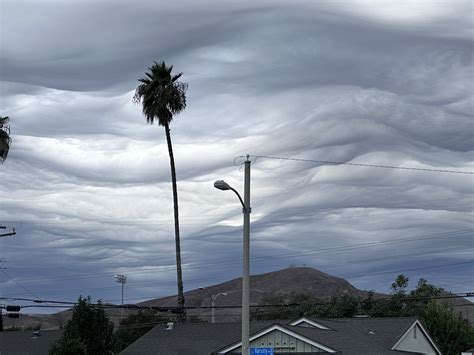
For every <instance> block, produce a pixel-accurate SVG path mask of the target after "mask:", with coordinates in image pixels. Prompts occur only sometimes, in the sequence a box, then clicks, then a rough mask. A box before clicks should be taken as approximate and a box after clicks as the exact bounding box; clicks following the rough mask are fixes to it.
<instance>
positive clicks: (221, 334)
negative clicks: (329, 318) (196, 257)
mask: <svg viewBox="0 0 474 355" xmlns="http://www.w3.org/2000/svg"><path fill="white" fill-rule="evenodd" d="M272 324H273V322H271V321H269V322H252V323H251V325H250V331H251V333H254V332H258V331H260V330H262V329H265V328H267V327H268V326H270V325H272ZM241 330H242V325H241V323H214V324H212V323H187V324H179V323H178V324H175V325H174V328H173V330H166V324H160V325H158V326H156V327H154V328H153V329H151V330H150V331H149V332H148V333H146V334H145V335H144V336H142V337H141V338H140V339H138V340H137V341H136V342H134V343H133V344H132V345H130V346H129V347H128V348H126V349H125V350H124V351H122V352H121V354H125V355H126V354H157V355H159V354H163V355H200V354H203V355H204V354H205V355H209V354H211V353H212V352H214V351H215V350H217V349H220V348H222V347H223V346H225V345H227V344H233V343H235V342H236V341H239V340H240V334H241Z"/></svg>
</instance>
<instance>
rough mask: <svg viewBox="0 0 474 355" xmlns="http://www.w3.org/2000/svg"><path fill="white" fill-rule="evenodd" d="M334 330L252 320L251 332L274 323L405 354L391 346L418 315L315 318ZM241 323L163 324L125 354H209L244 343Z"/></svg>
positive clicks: (351, 353) (334, 342) (348, 349)
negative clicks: (172, 325) (392, 349)
mask: <svg viewBox="0 0 474 355" xmlns="http://www.w3.org/2000/svg"><path fill="white" fill-rule="evenodd" d="M313 320H314V321H315V322H317V323H319V324H322V325H324V326H326V327H328V328H331V330H324V329H318V328H305V327H300V326H291V325H289V324H288V323H283V322H278V323H276V322H275V321H267V322H252V323H251V327H250V331H251V334H255V333H257V332H260V331H262V330H264V329H266V328H268V327H270V326H272V325H274V324H279V325H280V326H281V327H283V328H285V329H288V330H291V331H293V332H295V333H297V334H299V335H301V336H303V337H305V338H308V339H310V340H313V341H315V342H318V343H320V344H322V345H325V346H327V347H329V348H332V349H334V350H337V351H338V353H341V354H348V355H356V354H359V355H360V354H366V355H376V354H377V355H384V354H387V355H390V354H391V355H395V354H398V355H402V354H413V353H410V352H401V351H391V350H390V349H391V347H392V346H393V345H394V344H395V343H396V341H397V340H398V339H400V337H401V336H402V335H403V334H404V333H405V331H406V330H407V329H408V328H409V327H410V326H411V325H412V324H413V323H414V322H415V320H416V318H344V319H326V320H321V319H313ZM240 332H241V323H216V324H211V323H195V324H175V326H174V329H173V330H166V326H165V325H159V326H157V327H155V328H153V329H152V330H150V331H149V332H148V333H146V334H145V335H144V336H143V337H141V338H140V339H138V340H137V341H136V342H135V343H133V344H132V345H130V346H129V347H128V348H127V349H125V350H124V351H123V352H122V353H121V354H125V355H127V354H128V355H130V354H157V355H159V354H163V355H164V354H166V355H188V354H189V355H191V354H195V355H200V354H202V355H204V354H206V355H209V354H212V353H217V352H218V351H219V350H222V349H224V348H226V347H228V346H231V345H233V344H237V343H238V342H240Z"/></svg>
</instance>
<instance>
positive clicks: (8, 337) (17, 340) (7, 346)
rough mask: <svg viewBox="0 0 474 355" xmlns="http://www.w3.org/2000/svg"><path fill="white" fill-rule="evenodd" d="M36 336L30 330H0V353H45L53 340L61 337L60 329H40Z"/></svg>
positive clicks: (12, 354)
mask: <svg viewBox="0 0 474 355" xmlns="http://www.w3.org/2000/svg"><path fill="white" fill-rule="evenodd" d="M39 334H40V335H39V336H37V337H34V336H33V332H32V331H31V330H30V331H3V332H0V354H1V355H45V354H48V351H49V348H50V347H51V345H52V344H53V342H54V341H56V340H57V339H59V338H60V337H61V334H62V331H60V330H42V331H40V333H39Z"/></svg>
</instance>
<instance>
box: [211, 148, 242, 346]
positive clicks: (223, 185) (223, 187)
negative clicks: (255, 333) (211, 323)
mask: <svg viewBox="0 0 474 355" xmlns="http://www.w3.org/2000/svg"><path fill="white" fill-rule="evenodd" d="M214 187H215V188H216V189H219V190H223V191H226V190H232V191H234V193H235V194H236V195H237V197H238V198H239V200H240V203H241V204H242V213H243V215H244V230H243V273H242V355H244V354H245V355H248V354H249V346H250V344H249V338H250V212H251V208H250V160H249V156H248V155H247V160H246V161H245V177H244V200H242V197H240V195H239V193H238V192H237V190H235V189H234V188H233V187H231V186H230V185H229V184H228V183H226V182H225V181H224V180H217V181H216V182H214Z"/></svg>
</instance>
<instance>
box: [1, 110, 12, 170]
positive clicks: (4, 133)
mask: <svg viewBox="0 0 474 355" xmlns="http://www.w3.org/2000/svg"><path fill="white" fill-rule="evenodd" d="M10 143H11V138H10V125H9V124H8V117H1V116H0V161H1V162H2V163H3V162H4V161H5V159H7V155H8V151H9V150H10Z"/></svg>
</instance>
